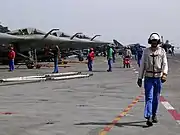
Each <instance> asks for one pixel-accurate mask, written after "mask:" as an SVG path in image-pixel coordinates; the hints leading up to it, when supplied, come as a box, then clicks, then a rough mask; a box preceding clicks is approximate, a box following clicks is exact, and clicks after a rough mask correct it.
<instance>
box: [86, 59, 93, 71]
mask: <svg viewBox="0 0 180 135" xmlns="http://www.w3.org/2000/svg"><path fill="white" fill-rule="evenodd" d="M92 64H93V61H92V60H88V63H87V66H88V70H89V71H92Z"/></svg>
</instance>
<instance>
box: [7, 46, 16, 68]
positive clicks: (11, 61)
mask: <svg viewBox="0 0 180 135" xmlns="http://www.w3.org/2000/svg"><path fill="white" fill-rule="evenodd" d="M9 49H10V50H9V53H8V59H9V71H13V70H14V59H15V57H16V53H15V51H14V48H13V47H12V46H11V47H10V48H9Z"/></svg>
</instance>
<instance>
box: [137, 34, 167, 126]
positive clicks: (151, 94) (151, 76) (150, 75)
mask: <svg viewBox="0 0 180 135" xmlns="http://www.w3.org/2000/svg"><path fill="white" fill-rule="evenodd" d="M148 43H149V44H151V47H149V48H146V49H145V50H144V52H143V56H142V60H141V65H140V70H139V76H138V82H137V84H138V86H139V87H141V86H142V79H143V78H144V88H145V109H144V117H145V118H146V119H147V123H146V124H147V125H148V126H152V125H153V123H157V122H158V120H157V116H156V113H157V108H158V103H159V96H160V92H161V88H162V83H164V82H165V81H166V77H167V74H168V62H167V57H166V52H165V50H164V49H163V48H161V47H159V46H158V45H159V44H160V43H161V42H160V36H159V35H158V34H157V33H152V34H151V35H150V37H149V39H148Z"/></svg>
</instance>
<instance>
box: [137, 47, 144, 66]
mask: <svg viewBox="0 0 180 135" xmlns="http://www.w3.org/2000/svg"><path fill="white" fill-rule="evenodd" d="M142 53H143V50H142V47H141V46H139V47H138V48H137V64H138V66H139V67H140V63H141V58H142Z"/></svg>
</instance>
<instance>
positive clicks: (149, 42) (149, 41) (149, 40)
mask: <svg viewBox="0 0 180 135" xmlns="http://www.w3.org/2000/svg"><path fill="white" fill-rule="evenodd" d="M153 34H156V35H158V36H159V40H158V44H160V43H161V41H160V35H159V34H158V33H151V35H150V36H149V38H148V44H151V39H150V38H151V36H152V35H153Z"/></svg>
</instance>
